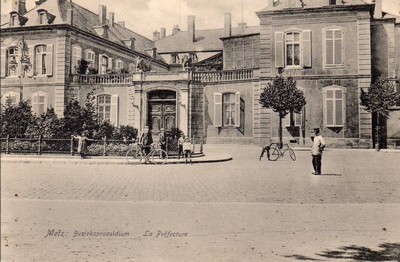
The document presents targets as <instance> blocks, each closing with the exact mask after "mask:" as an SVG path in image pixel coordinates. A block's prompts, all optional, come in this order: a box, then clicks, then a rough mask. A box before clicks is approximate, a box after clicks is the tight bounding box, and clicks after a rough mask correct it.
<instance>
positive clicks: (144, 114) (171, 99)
mask: <svg viewBox="0 0 400 262" xmlns="http://www.w3.org/2000/svg"><path fill="white" fill-rule="evenodd" d="M188 90H189V88H188V83H187V82H185V83H183V82H182V81H179V82H178V83H175V82H174V83H171V84H170V85H165V83H163V84H162V83H161V82H159V83H157V82H151V83H146V82H141V83H140V84H136V85H135V93H134V99H133V100H134V106H135V107H136V108H137V109H138V110H136V111H135V118H134V122H135V123H134V125H135V126H137V127H140V128H139V133H141V132H142V131H143V129H144V127H145V126H149V128H150V130H151V131H152V133H153V134H158V133H159V132H160V130H161V128H163V129H164V130H165V131H170V130H171V129H173V128H179V129H180V130H181V131H182V132H183V133H184V134H186V135H188V131H189V128H188V117H189V113H188V112H189V92H188Z"/></svg>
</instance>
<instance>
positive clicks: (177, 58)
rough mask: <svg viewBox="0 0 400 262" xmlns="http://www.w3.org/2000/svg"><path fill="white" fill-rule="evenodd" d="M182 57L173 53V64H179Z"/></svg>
mask: <svg viewBox="0 0 400 262" xmlns="http://www.w3.org/2000/svg"><path fill="white" fill-rule="evenodd" d="M179 63H180V59H179V55H178V54H171V64H179Z"/></svg>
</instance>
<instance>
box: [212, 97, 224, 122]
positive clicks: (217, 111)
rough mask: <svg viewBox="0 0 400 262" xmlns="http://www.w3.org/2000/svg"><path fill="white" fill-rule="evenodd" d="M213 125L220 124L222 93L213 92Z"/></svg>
mask: <svg viewBox="0 0 400 262" xmlns="http://www.w3.org/2000/svg"><path fill="white" fill-rule="evenodd" d="M214 126H215V127H221V126H222V94H221V93H214Z"/></svg>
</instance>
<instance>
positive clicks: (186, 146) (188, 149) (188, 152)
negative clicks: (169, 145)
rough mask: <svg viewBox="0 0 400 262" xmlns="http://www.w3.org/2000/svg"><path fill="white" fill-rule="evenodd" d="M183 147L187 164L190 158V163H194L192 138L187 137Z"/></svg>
mask: <svg viewBox="0 0 400 262" xmlns="http://www.w3.org/2000/svg"><path fill="white" fill-rule="evenodd" d="M182 149H183V154H184V156H185V164H187V162H188V158H189V160H190V164H192V143H191V142H190V139H189V138H188V137H186V138H185V141H184V142H183V145H182Z"/></svg>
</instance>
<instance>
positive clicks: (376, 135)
mask: <svg viewBox="0 0 400 262" xmlns="http://www.w3.org/2000/svg"><path fill="white" fill-rule="evenodd" d="M379 118H380V114H379V113H378V112H377V113H376V126H375V150H376V151H379V150H380V135H379V129H380V128H379Z"/></svg>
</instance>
